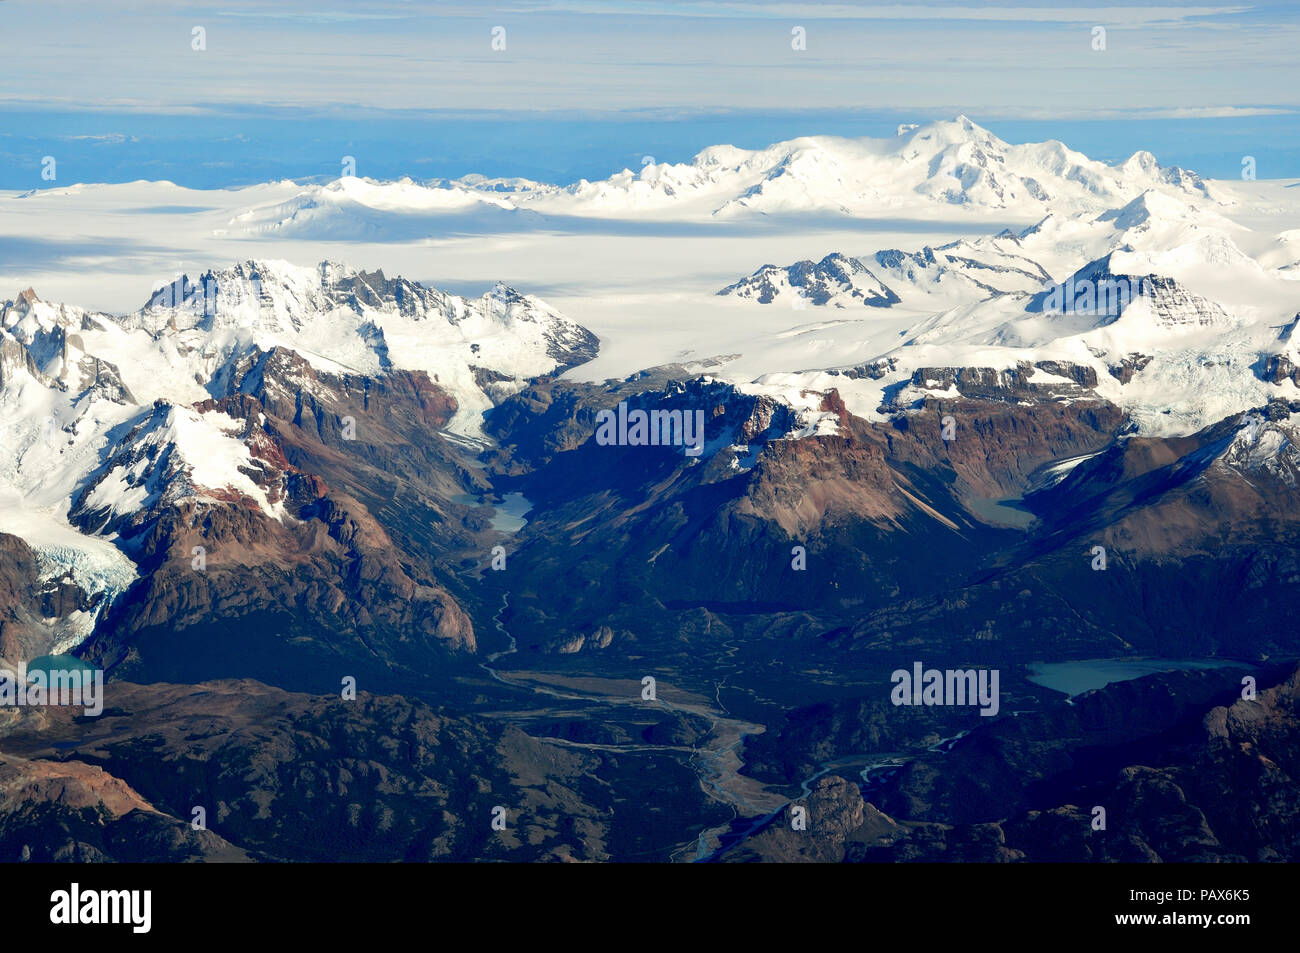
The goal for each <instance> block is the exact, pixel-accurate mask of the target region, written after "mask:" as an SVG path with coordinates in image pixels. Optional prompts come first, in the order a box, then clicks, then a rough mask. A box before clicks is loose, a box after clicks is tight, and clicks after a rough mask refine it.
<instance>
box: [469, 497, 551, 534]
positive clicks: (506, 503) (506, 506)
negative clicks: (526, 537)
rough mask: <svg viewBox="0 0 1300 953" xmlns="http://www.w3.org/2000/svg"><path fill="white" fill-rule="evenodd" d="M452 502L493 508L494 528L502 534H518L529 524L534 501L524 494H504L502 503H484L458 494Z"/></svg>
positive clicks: (476, 498) (475, 498)
mask: <svg viewBox="0 0 1300 953" xmlns="http://www.w3.org/2000/svg"><path fill="white" fill-rule="evenodd" d="M451 501H452V502H453V503H460V504H461V505H463V506H490V507H492V509H493V513H492V528H493V529H494V530H496V531H497V532H500V533H517V532H519V531H520V530H521V529H523V528H524V526H526V525H527V524H528V520H527V519H526V518H525V516H526V514H527V513H528V511H529V510H531V509H532V508H533V504H532V501H531V500H529V499H528V498H527V497H525V496H524V495H523V494H522V493H503V494H501V502H500V503H493V502H491V501H482V500H479V498H478V497H476V496H473V495H471V494H469V493H461V494H458V495H456V496H454V497H452V498H451Z"/></svg>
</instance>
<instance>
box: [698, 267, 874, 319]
mask: <svg viewBox="0 0 1300 953" xmlns="http://www.w3.org/2000/svg"><path fill="white" fill-rule="evenodd" d="M718 294H720V295H733V296H735V297H738V298H750V299H753V300H755V301H757V302H758V303H759V304H771V303H772V302H773V301H775V300H776V299H777V298H778V297H780V298H782V299H783V301H782V303H785V304H788V303H789V301H788V300H787V299H794V298H796V297H797V298H798V299H800V300H801V301H807V302H808V303H809V304H813V305H827V304H829V305H832V306H834V307H837V308H845V307H853V306H857V307H863V306H865V307H868V308H888V307H889V306H890V305H893V304H897V303H898V302H899V300H900V299H899V297H898V295H896V294H895V293H894V292H893V290H891V289H890V288H889V286H888V285H886V284H884V283H883V282H882V281H881V280H880V279H879V278H877V277H876V276H875V275H874V274H872V272H871V270H870V269H869V268H867V266H866V265H864V264H862V262H860V261H858V260H857V259H856V258H847V257H845V256H844V255H840V254H832V255H827V256H826V257H825V258H823V259H822V260H821V261H818V262H814V261H800V262H795V263H794V264H793V265H789V266H788V267H785V268H778V267H777V266H775V265H764V266H763V267H762V268H760V269H758V271H756V272H754V273H753V274H752V275H750V276H749V277H748V278H744V279H742V280H740V281H738V282H736V283H735V284H732V285H728V286H727V287H725V288H723V289H722V290H721V291H719V292H718Z"/></svg>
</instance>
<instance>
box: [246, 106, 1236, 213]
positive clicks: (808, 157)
mask: <svg viewBox="0 0 1300 953" xmlns="http://www.w3.org/2000/svg"><path fill="white" fill-rule="evenodd" d="M1148 190H1155V191H1158V192H1161V193H1164V194H1167V195H1171V196H1178V197H1187V198H1209V197H1210V195H1211V193H1210V190H1209V188H1208V187H1207V186H1206V184H1205V183H1204V182H1202V181H1201V179H1200V178H1199V177H1198V176H1197V175H1196V174H1195V173H1192V172H1188V171H1186V170H1184V169H1180V168H1178V167H1176V166H1173V167H1164V166H1161V165H1159V164H1158V163H1157V162H1156V159H1155V157H1154V156H1152V155H1151V154H1150V153H1149V152H1138V153H1136V154H1134V155H1133V156H1132V157H1131V158H1129V159H1128V160H1126V161H1125V162H1123V163H1121V164H1119V165H1113V166H1112V165H1107V164H1106V163H1104V162H1098V161H1095V160H1093V159H1089V158H1088V157H1087V156H1085V155H1083V154H1081V153H1078V152H1075V151H1073V150H1071V149H1069V148H1067V147H1066V146H1065V145H1064V144H1062V143H1060V142H1054V141H1051V142H1042V143H1030V144H1025V145H1011V144H1009V143H1006V142H1003V141H1002V140H1001V139H999V138H998V137H997V136H995V135H993V134H992V133H991V132H989V131H988V130H987V129H984V128H982V127H981V126H979V125H976V124H975V123H973V122H971V121H970V120H969V119H967V118H966V117H965V116H958V117H957V118H956V119H953V120H950V121H942V122H933V123H928V124H926V125H924V126H920V127H918V128H915V129H911V130H903V131H900V134H899V135H898V136H896V137H894V138H892V139H871V138H862V139H844V138H837V137H831V136H806V137H803V138H799V139H792V140H789V141H788V142H779V143H775V144H774V145H771V146H768V147H767V148H765V149H752V150H751V149H739V148H736V147H735V146H729V145H718V146H712V147H710V148H708V149H705V150H703V151H702V152H700V153H699V154H698V155H696V156H695V157H694V158H693V159H692V160H691V161H690V162H685V163H675V164H674V163H657V162H654V161H653V159H652V157H649V156H647V157H646V161H645V162H644V164H643V165H642V166H641V167H640V168H639V169H636V170H631V169H624V170H623V171H622V172H619V173H617V174H615V175H612V176H610V177H609V178H608V179H604V180H600V181H596V182H590V181H587V180H586V179H583V180H581V181H579V182H576V183H574V184H572V185H567V186H560V185H552V184H547V183H543V182H535V181H532V180H529V179H519V178H487V177H484V176H481V175H470V176H464V177H462V178H459V179H451V180H445V179H440V180H432V181H429V182H424V183H419V182H415V181H412V180H410V179H403V180H401V181H399V182H391V183H383V182H375V181H372V180H369V179H364V178H356V177H348V178H342V179H338V180H336V181H334V182H330V183H328V184H326V185H312V186H305V187H303V188H302V189H301V191H299V192H298V193H297V194H294V195H291V196H288V197H287V198H282V199H277V200H276V201H273V202H271V203H268V204H265V205H261V206H254V207H249V208H247V209H244V210H242V211H240V212H239V213H238V214H236V215H234V216H233V217H232V218H231V219H230V221H229V223H228V225H227V226H226V231H227V232H228V233H229V234H238V235H246V236H250V237H253V236H266V235H281V236H289V235H293V236H298V237H307V236H312V237H318V238H325V237H342V236H345V235H346V236H351V237H357V236H366V235H374V234H378V233H380V232H383V233H385V234H388V235H390V236H391V235H392V234H394V230H396V231H397V232H398V233H400V232H401V231H402V230H403V229H405V228H411V227H415V228H418V227H419V226H418V223H419V222H421V221H429V220H439V219H453V220H457V221H461V222H470V221H473V222H477V223H478V225H479V226H480V227H482V226H483V225H496V226H499V227H511V228H521V229H522V228H532V227H545V226H546V223H547V220H548V219H549V218H568V217H577V218H640V217H649V218H659V219H662V218H667V219H686V220H700V219H703V220H725V221H733V220H741V221H743V220H746V219H749V218H752V217H754V216H777V217H779V216H786V215H793V216H808V215H827V214H829V215H832V216H837V217H840V216H849V217H879V216H889V215H900V214H913V215H936V214H952V213H954V212H957V213H961V212H970V211H977V212H978V211H987V210H991V209H997V210H1006V211H1008V212H1019V213H1024V214H1039V215H1041V214H1042V213H1043V212H1044V211H1046V210H1048V209H1051V210H1054V211H1055V212H1057V213H1058V214H1071V213H1074V212H1078V211H1089V210H1092V211H1101V210H1104V209H1108V208H1113V207H1116V206H1119V205H1123V204H1124V203H1126V202H1128V201H1129V200H1131V199H1133V198H1135V197H1136V196H1137V195H1140V194H1141V193H1142V192H1144V191H1148Z"/></svg>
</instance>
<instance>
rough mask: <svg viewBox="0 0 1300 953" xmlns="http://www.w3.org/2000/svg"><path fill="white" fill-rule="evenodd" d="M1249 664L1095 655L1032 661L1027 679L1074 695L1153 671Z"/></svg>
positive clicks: (1244, 666) (1229, 661)
mask: <svg viewBox="0 0 1300 953" xmlns="http://www.w3.org/2000/svg"><path fill="white" fill-rule="evenodd" d="M1249 667H1250V666H1249V665H1247V664H1246V663H1245V662H1236V661H1233V660H1232V659H1221V658H1204V659H1168V658H1095V659H1080V660H1078V661H1075V662H1032V663H1030V665H1029V671H1030V672H1031V674H1030V676H1029V681H1031V682H1033V683H1034V684H1035V685H1042V686H1043V687H1044V688H1050V689H1052V690H1054V691H1058V692H1064V693H1065V694H1066V695H1070V696H1074V695H1079V694H1082V693H1083V692H1086V691H1089V690H1091V689H1094V688H1101V687H1102V686H1104V685H1109V684H1110V683H1111V682H1127V681H1129V680H1130V679H1134V678H1141V677H1142V676H1143V675H1152V674H1154V673H1156V672H1177V671H1182V670H1184V669H1211V668H1249Z"/></svg>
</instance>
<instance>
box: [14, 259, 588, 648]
mask: <svg viewBox="0 0 1300 953" xmlns="http://www.w3.org/2000/svg"><path fill="white" fill-rule="evenodd" d="M597 347H598V342H597V340H596V338H595V337H594V336H593V335H592V334H591V333H590V332H588V331H587V330H586V329H584V328H582V327H580V326H578V325H577V324H575V323H574V322H572V321H570V320H568V319H567V318H565V317H564V316H562V315H560V314H559V313H558V312H557V311H555V310H554V309H553V308H551V307H549V306H548V305H547V304H546V303H545V302H543V301H541V300H539V299H537V298H535V297H532V296H530V295H524V294H520V293H519V292H517V291H515V290H513V289H512V288H509V287H507V286H505V285H502V284H498V285H497V286H496V287H494V288H493V289H492V290H491V291H489V292H488V293H487V294H485V295H483V296H482V297H481V298H476V299H468V298H463V297H460V296H457V295H453V294H447V293H445V292H442V291H439V290H437V289H435V288H427V287H424V286H422V285H420V284H418V283H416V282H412V281H408V280H406V279H403V278H391V279H390V278H386V277H385V276H384V274H383V272H382V271H375V272H364V271H356V270H353V269H351V268H348V267H346V266H343V265H339V264H336V263H331V262H323V263H321V264H320V265H319V266H317V267H301V266H297V265H291V264H289V263H287V262H284V261H274V260H272V261H245V262H241V263H239V264H236V265H234V266H233V267H229V268H225V269H222V270H217V271H207V272H205V273H203V274H202V275H200V276H198V277H197V278H194V279H191V278H189V277H186V276H183V277H181V278H179V279H177V280H176V281H175V282H174V283H172V284H171V285H168V286H166V287H163V288H160V289H159V290H158V291H156V292H155V293H154V294H153V295H152V297H151V298H150V300H149V301H148V302H147V303H146V304H145V305H144V306H143V307H141V308H140V309H139V310H137V311H135V312H132V313H130V314H126V315H112V314H105V313H100V312H94V311H88V310H86V309H83V308H80V307H76V306H72V305H64V304H55V303H51V302H46V301H44V300H42V299H41V298H40V297H38V296H37V295H36V293H35V292H34V291H32V290H30V289H29V290H26V291H24V292H22V293H21V294H19V295H18V296H17V297H16V298H14V299H13V300H10V301H8V302H5V303H4V304H3V305H2V306H0V447H2V448H3V453H2V454H0V533H9V534H12V535H15V536H18V537H19V538H21V539H23V540H25V541H26V542H27V544H28V545H29V546H31V547H32V549H33V550H34V551H35V553H36V554H37V557H38V558H39V559H40V561H41V574H42V578H43V579H47V580H53V581H57V580H61V579H65V578H66V579H67V580H68V581H69V582H70V583H72V584H74V585H76V586H77V587H78V588H80V589H81V590H82V591H83V592H84V593H86V594H87V596H88V597H89V601H88V603H87V604H86V605H85V606H84V607H81V608H79V609H78V610H77V611H75V612H73V613H71V614H70V615H68V616H67V617H53V618H50V619H48V620H47V621H48V624H49V629H50V639H49V645H48V647H49V648H51V649H56V650H57V649H62V648H66V647H68V646H69V645H71V644H75V643H76V642H77V641H79V640H80V638H82V637H84V636H85V635H86V634H87V633H88V632H89V631H90V628H91V627H92V626H93V624H94V619H95V617H96V615H97V614H98V612H99V611H100V610H101V609H102V608H103V606H104V604H105V601H106V600H109V599H111V598H112V597H113V596H114V595H115V594H117V593H119V592H121V591H122V590H123V589H124V588H125V587H126V586H127V585H129V584H130V583H131V582H132V581H133V580H134V579H135V577H136V571H135V566H134V564H133V562H132V559H131V558H129V556H128V554H127V553H125V552H124V551H123V548H122V546H121V545H120V541H119V529H120V528H121V527H122V525H123V523H124V521H130V520H132V519H133V517H135V516H136V515H137V514H142V515H143V516H148V515H149V514H151V513H154V512H156V510H157V508H158V507H160V506H170V505H179V504H180V503H182V502H184V503H187V504H192V503H195V502H199V503H204V502H206V503H218V504H220V503H231V502H234V503H238V504H239V505H243V506H248V507H250V508H252V509H254V510H256V511H259V512H260V513H262V514H263V515H264V516H266V517H268V518H271V519H275V520H282V519H283V518H284V516H285V511H284V507H283V504H282V499H283V497H284V494H285V489H284V479H285V470H286V469H287V465H286V464H285V461H284V459H283V454H282V451H281V450H280V449H279V448H278V447H277V446H276V445H275V442H274V441H273V440H272V439H271V438H269V437H268V436H267V434H266V433H265V432H264V431H262V429H261V427H260V426H259V425H258V423H257V421H256V420H244V419H237V418H233V417H231V416H230V415H229V414H228V413H226V412H225V411H224V410H222V409H221V408H219V407H217V406H215V403H214V402H215V401H217V400H220V399H221V398H225V397H228V396H230V395H237V394H239V393H241V392H248V391H249V390H250V389H251V388H254V387H256V386H260V384H261V382H260V381H259V380H258V374H259V371H258V367H259V365H258V364H257V360H258V358H259V356H260V355H265V354H267V353H270V352H273V351H275V350H276V349H284V350H287V351H290V352H293V353H295V354H297V355H300V356H301V357H302V358H305V359H306V360H307V362H308V364H309V365H310V366H311V367H312V368H313V369H314V370H315V371H316V372H319V373H320V374H322V375H327V376H329V377H332V378H333V379H346V378H349V377H350V378H353V379H360V380H362V381H365V380H369V379H373V378H376V377H379V376H381V375H383V374H385V373H386V372H388V371H390V370H394V369H399V370H401V369H404V370H409V371H416V372H422V373H423V374H425V375H427V378H428V379H429V380H430V381H431V382H432V384H433V385H434V386H436V387H437V388H438V389H439V390H440V391H441V392H442V393H443V394H445V395H446V396H447V397H449V398H450V400H451V401H452V403H453V409H454V413H453V414H452V415H451V417H450V420H449V421H448V423H447V425H446V428H445V429H446V432H447V433H448V435H449V436H451V437H452V438H454V439H457V438H458V439H460V440H462V441H466V442H468V443H469V444H470V445H473V444H474V443H475V442H476V441H477V440H479V439H481V431H480V429H479V427H480V424H481V422H482V412H483V411H484V410H485V409H486V408H488V407H491V406H492V404H493V402H494V401H495V400H499V399H500V398H501V397H502V396H505V395H508V394H511V393H514V392H515V391H517V390H518V389H520V388H521V387H523V386H524V385H525V384H526V383H527V382H528V381H530V380H532V379H534V378H536V377H538V376H539V375H542V374H549V373H553V372H555V371H557V370H562V369H564V368H566V367H569V366H571V365H573V364H576V363H580V362H582V361H586V360H589V359H590V358H591V357H592V356H594V355H595V353H596V349H597ZM298 383H299V384H300V385H301V386H302V388H303V389H304V391H306V392H307V393H312V392H319V393H320V396H328V395H327V394H324V393H323V392H324V391H327V390H328V389H329V385H328V384H325V383H322V382H321V380H320V379H319V378H315V377H312V378H307V377H303V379H302V380H300V381H299V382H298ZM275 384H276V385H277V386H280V385H282V384H283V382H282V381H276V382H275Z"/></svg>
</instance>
